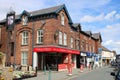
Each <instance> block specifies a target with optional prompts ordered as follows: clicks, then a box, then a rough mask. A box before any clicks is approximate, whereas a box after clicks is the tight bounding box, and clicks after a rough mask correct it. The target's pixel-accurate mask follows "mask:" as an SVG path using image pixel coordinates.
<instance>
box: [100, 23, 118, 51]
mask: <svg viewBox="0 0 120 80" xmlns="http://www.w3.org/2000/svg"><path fill="white" fill-rule="evenodd" d="M100 32H101V34H102V38H104V41H103V43H102V44H103V46H107V47H108V48H109V49H110V50H116V51H117V52H120V34H119V32H120V23H116V24H113V25H106V27H104V28H102V29H101V30H100Z"/></svg>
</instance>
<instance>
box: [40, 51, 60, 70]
mask: <svg viewBox="0 0 120 80" xmlns="http://www.w3.org/2000/svg"><path fill="white" fill-rule="evenodd" d="M59 63H62V54H60V53H38V70H42V71H43V70H44V69H46V70H49V69H50V70H55V71H57V70H58V64H59Z"/></svg>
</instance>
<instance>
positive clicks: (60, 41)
mask: <svg viewBox="0 0 120 80" xmlns="http://www.w3.org/2000/svg"><path fill="white" fill-rule="evenodd" d="M62 41H63V40H62V32H61V31H59V44H60V45H62V43H63V42H62Z"/></svg>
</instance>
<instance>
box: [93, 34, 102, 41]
mask: <svg viewBox="0 0 120 80" xmlns="http://www.w3.org/2000/svg"><path fill="white" fill-rule="evenodd" d="M92 37H93V38H95V39H100V41H101V42H102V38H101V35H100V33H93V34H92Z"/></svg>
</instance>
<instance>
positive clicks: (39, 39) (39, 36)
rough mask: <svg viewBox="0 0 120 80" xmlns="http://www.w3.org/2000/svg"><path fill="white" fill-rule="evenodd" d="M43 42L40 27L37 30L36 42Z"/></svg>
mask: <svg viewBox="0 0 120 80" xmlns="http://www.w3.org/2000/svg"><path fill="white" fill-rule="evenodd" d="M41 43H43V30H42V29H40V30H38V31H37V44H41Z"/></svg>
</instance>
